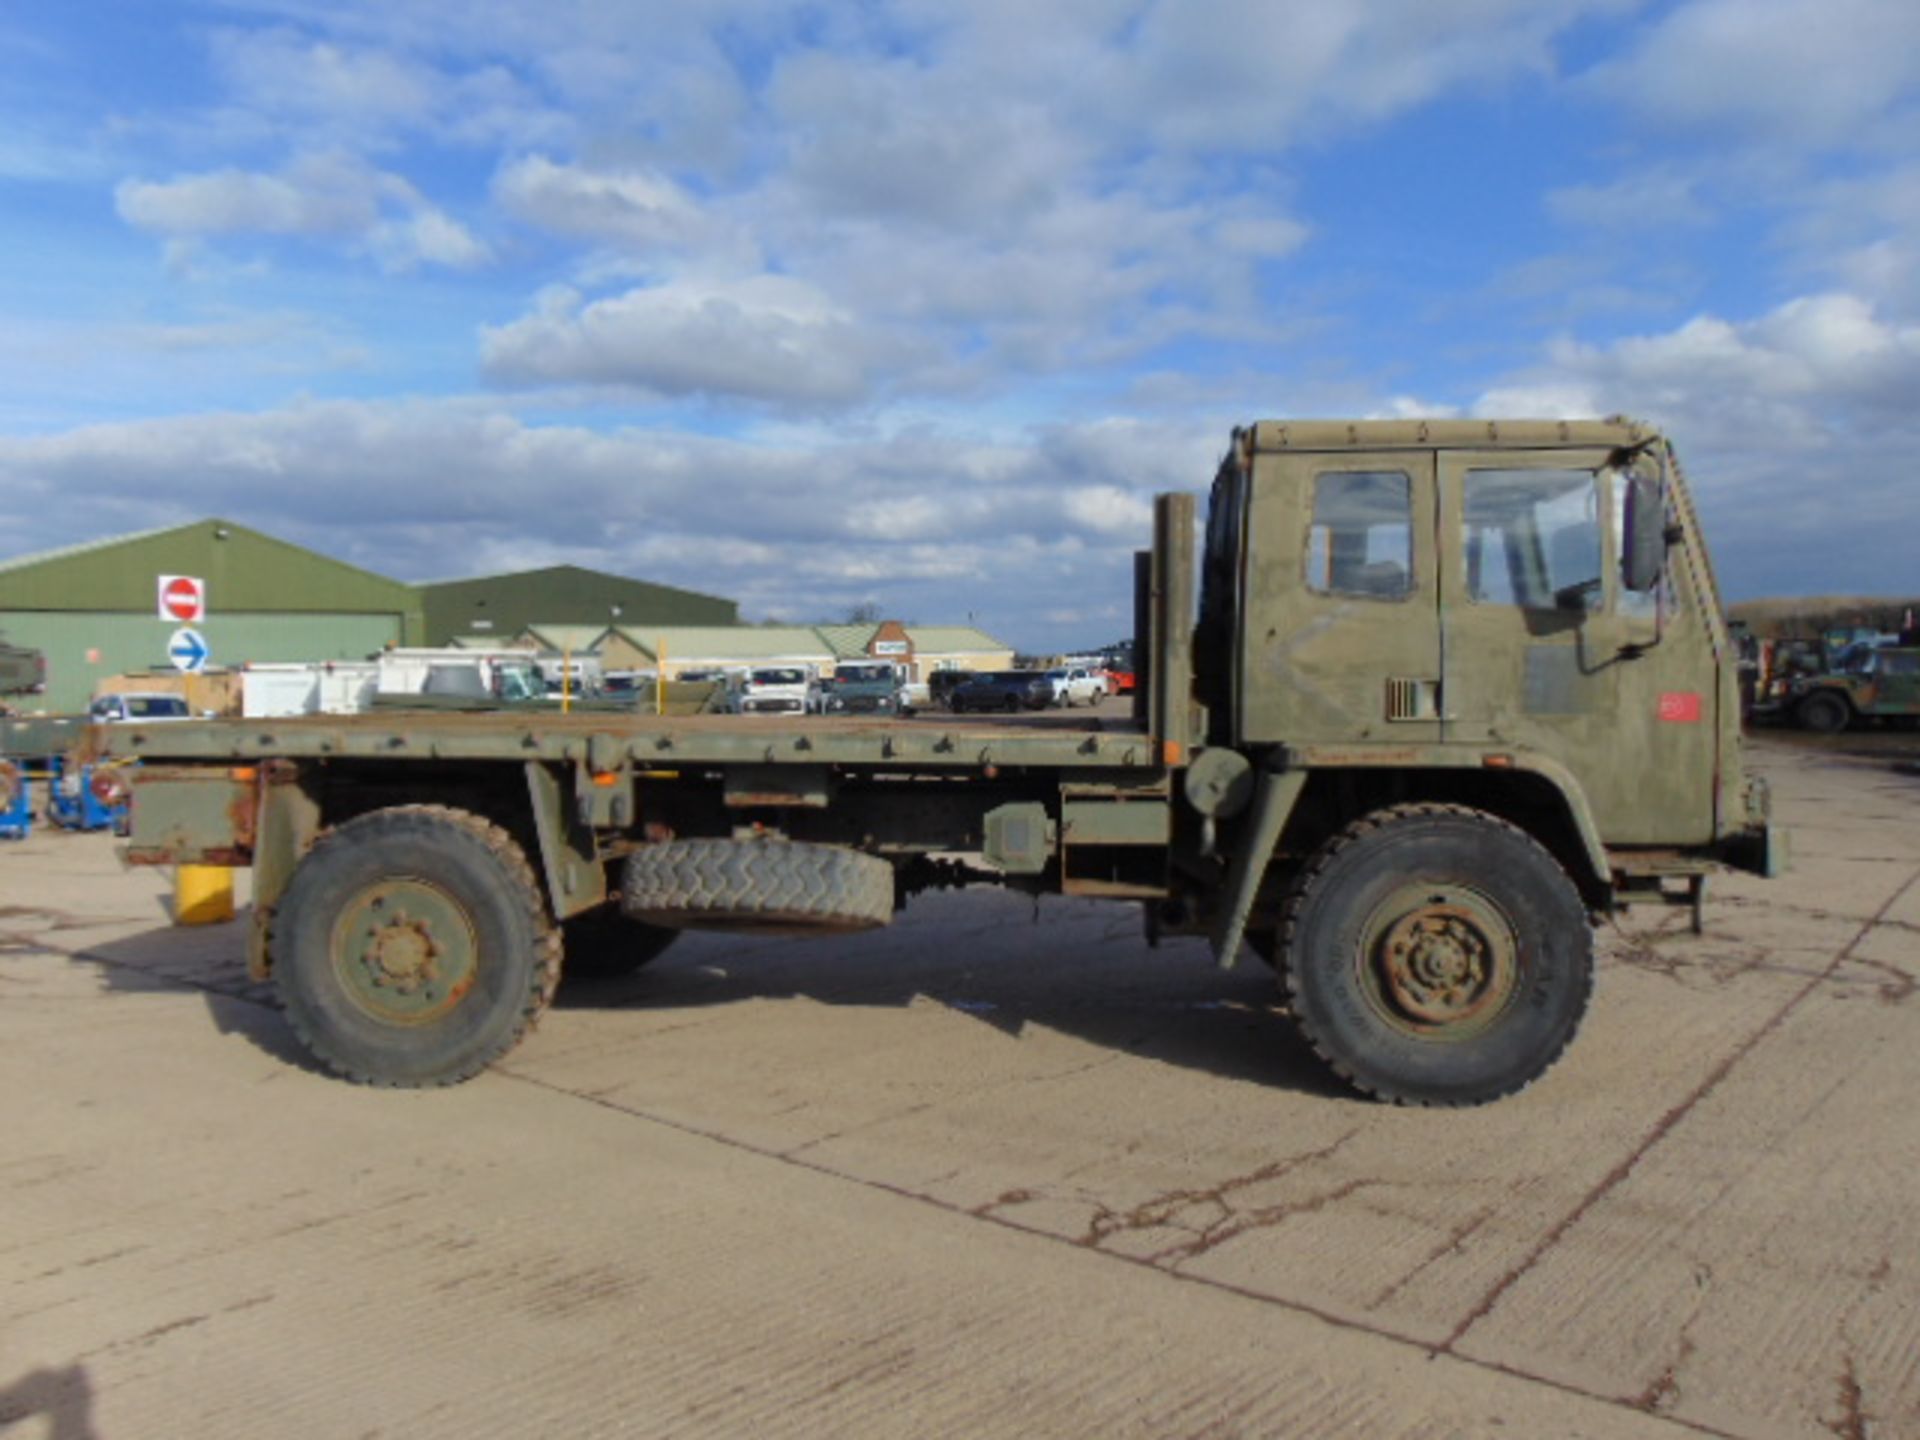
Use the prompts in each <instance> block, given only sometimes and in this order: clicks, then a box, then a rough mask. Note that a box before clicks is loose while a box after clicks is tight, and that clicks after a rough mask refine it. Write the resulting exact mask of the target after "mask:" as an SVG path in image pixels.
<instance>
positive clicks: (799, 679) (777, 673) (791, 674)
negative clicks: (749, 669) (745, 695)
mask: <svg viewBox="0 0 1920 1440" xmlns="http://www.w3.org/2000/svg"><path fill="white" fill-rule="evenodd" d="M753 683H754V684H756V685H804V684H806V683H807V675H806V672H805V671H804V670H756V671H754V672H753Z"/></svg>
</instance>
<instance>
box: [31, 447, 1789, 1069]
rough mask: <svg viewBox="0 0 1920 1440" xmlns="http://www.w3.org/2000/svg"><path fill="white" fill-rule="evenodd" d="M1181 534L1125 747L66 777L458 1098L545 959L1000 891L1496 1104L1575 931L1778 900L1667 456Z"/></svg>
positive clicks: (1376, 496) (1311, 485)
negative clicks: (1655, 911)
mask: <svg viewBox="0 0 1920 1440" xmlns="http://www.w3.org/2000/svg"><path fill="white" fill-rule="evenodd" d="M1194 512H1195V501H1194V497H1193V495H1192V494H1190V493H1179V494H1172V495H1163V496H1161V497H1160V498H1159V499H1158V501H1157V502H1156V504H1155V510H1154V534H1153V544H1152V548H1151V550H1150V551H1147V552H1145V553H1143V554H1142V555H1141V556H1139V557H1138V558H1137V560H1136V564H1135V566H1134V575H1135V582H1136V598H1135V614H1136V626H1135V629H1136V647H1135V656H1134V658H1135V662H1136V664H1137V665H1138V671H1137V673H1138V675H1139V690H1138V692H1137V693H1136V695H1135V698H1134V709H1133V716H1132V720H1131V722H1130V723H1128V722H1125V721H1122V720H1120V719H1119V718H1118V717H1113V716H1089V717H1088V718H1087V720H1086V721H1084V722H1083V723H1080V724H1075V723H1073V722H1072V720H1071V719H1070V718H1069V717H1067V716H1065V715H1060V714H1054V715H1048V716H1044V717H1036V718H1033V719H1030V720H1029V719H1026V718H1023V717H1020V716H1011V717H995V718H988V719H984V720H978V721H975V720H968V719H960V718H953V719H939V720H934V721H931V722H926V721H922V722H916V723H913V724H901V723H896V722H891V721H887V720H884V719H879V718H870V717H865V716H854V717H835V716H827V717H819V718H816V717H811V716H802V715H794V716H792V717H790V718H770V719H768V720H767V721H765V722H764V723H761V724H755V725H752V726H743V725H740V724H738V723H737V722H731V721H727V720H724V719H720V718H716V717H708V716H687V717H684V718H675V717H672V716H666V717H661V716H654V715H651V714H647V713H644V712H642V713H633V712H631V711H629V712H627V713H624V714H620V715H603V714H572V715H558V714H552V713H536V712H510V711H499V712H496V713H493V714H476V715H448V716H437V715H421V714H405V713H400V712H395V713H391V714H379V713H374V714H368V715H364V716H313V717H307V718H297V719H287V720H282V721H275V722H271V723H263V722H260V721H246V722H241V721H232V722H223V721H202V722H188V723H183V724H175V725H166V726H152V727H135V726H101V727H96V728H95V729H93V730H92V731H90V732H87V740H86V746H87V748H88V750H89V752H90V753H91V754H93V755H96V756H104V757H108V758H112V759H126V760H133V759H138V760H140V761H142V762H143V763H142V764H140V765H139V766H137V767H133V768H132V769H131V770H130V771H129V774H130V777H131V779H132V788H133V803H132V810H131V818H130V822H129V823H130V831H129V836H128V845H127V849H126V852H125V853H126V855H127V857H128V859H129V860H131V861H132V862H134V863H146V864H158V865H178V864H201V865H209V864H210V865H234V866H238V865H250V866H251V867H252V870H253V897H254V911H253V925H252V932H251V935H252V938H251V941H250V944H249V964H250V966H251V969H252V972H253V973H254V974H255V975H256V976H258V977H262V978H266V977H271V978H272V980H273V982H274V983H275V985H276V986H277V987H278V990H279V994H280V997H281V999H282V1002H283V1005H284V1011H285V1014H286V1017H287V1020H288V1022H289V1024H290V1025H291V1026H292V1028H293V1030H294V1032H295V1034H296V1035H298V1036H299V1037H300V1039H301V1041H302V1042H303V1043H304V1044H305V1045H306V1046H307V1047H308V1048H309V1049H310V1050H311V1051H312V1052H313V1053H314V1054H315V1055H317V1056H318V1057H319V1058H320V1059H321V1060H322V1061H323V1062H324V1063H325V1064H326V1065H328V1066H329V1067H331V1068H332V1069H334V1070H335V1071H337V1072H338V1073H340V1074H342V1075H344V1076H346V1077H348V1078H350V1079H353V1080H357V1081H361V1082H365V1083H370V1084H377V1085H408V1086H420V1085H439V1084H448V1083H452V1082H455V1081H459V1080H463V1079H465V1078H467V1077H468V1076H471V1075H474V1074H476V1073H478V1072H479V1071H480V1070H482V1069H484V1068H485V1067H486V1066H488V1065H489V1064H491V1063H493V1062H494V1061H496V1060H498V1059H499V1058H500V1057H502V1056H503V1055H505V1054H506V1053H507V1052H508V1051H510V1050H511V1049H512V1048H513V1046H514V1045H516V1044H517V1043H518V1042H519V1040H520V1039H521V1037H522V1036H523V1035H524V1034H525V1033H526V1031H527V1029H528V1028H529V1027H530V1026H531V1025H532V1024H533V1022H534V1020H535V1019H536V1017H538V1016H539V1015H540V1013H541V1012H542V1011H543V1009H544V1008H545V1007H546V1006H547V1004H548V1002H549V1001H550V1000H551V998H552V996H553V993H554V987H555V985H556V984H557V982H558V980H559V978H560V974H561V972H562V969H563V967H579V968H581V969H586V970H598V971H601V972H604V971H606V970H608V969H616V970H617V969H633V968H635V967H638V966H640V965H643V964H645V963H647V962H648V961H650V960H652V959H654V958H655V957H657V956H658V955H659V954H661V952H662V951H664V950H665V949H666V948H667V946H668V945H669V944H670V943H671V942H672V940H673V939H674V937H675V936H676V935H677V934H678V933H679V932H680V931H681V930H685V929H722V930H729V929H730V930H741V931H746V932H750V933H755V934H762V935H765V934H793V933H802V934H828V933H834V932H844V931H854V930H862V929H866V928H869V927H872V926H877V925H884V924H886V923H887V922H888V921H889V920H891V919H892V917H893V915H894V912H895V910H896V908H897V907H898V906H900V905H901V904H904V903H905V902H906V901H907V900H908V899H909V898H910V897H912V896H913V895H915V894H917V893H919V892H920V891H922V890H926V889H933V888H944V887H948V886H953V885H959V884H994V885H1001V886H1006V887H1010V888H1014V889H1017V890H1022V891H1027V892H1031V893H1034V894H1036V895H1037V894H1043V893H1045V894H1061V895H1067V896H1075V897H1082V898H1089V899H1102V900H1108V901H1123V902H1127V903H1130V904H1134V905H1137V906H1138V907H1139V908H1140V911H1141V915H1142V918H1143V922H1144V925H1145V928H1146V932H1147V935H1148V937H1149V939H1150V940H1153V941H1157V940H1158V939H1159V938H1160V937H1163V936H1168V935H1194V936H1204V937H1206V938H1207V939H1208V941H1209V943H1210V944H1211V946H1212V948H1213V950H1214V953H1215V954H1216V956H1217V957H1218V959H1219V961H1220V963H1222V964H1223V965H1230V964H1233V963H1234V962H1235V961H1236V960H1237V959H1238V958H1239V957H1240V955H1241V953H1242V951H1243V949H1244V948H1246V946H1245V945H1244V944H1243V942H1245V941H1250V942H1251V948H1252V950H1253V951H1254V952H1255V953H1256V954H1257V955H1258V956H1259V957H1260V958H1261V959H1263V960H1264V961H1266V962H1267V963H1268V964H1270V965H1271V966H1273V967H1274V969H1275V970H1276V972H1277V974H1278V984H1279V990H1278V993H1277V995H1276V1000H1277V1001H1278V1003H1279V1004H1281V1005H1282V1006H1284V1008H1285V1010H1286V1012H1287V1013H1288V1015H1289V1016H1290V1017H1291V1019H1292V1021H1293V1023H1294V1024H1295V1025H1296V1026H1297V1027H1298V1029H1299V1031H1300V1033H1301V1034H1302V1036H1303V1037H1304V1039H1305V1041H1306V1043H1307V1044H1308V1045H1309V1046H1311V1048H1312V1049H1313V1050H1314V1051H1315V1052H1316V1053H1317V1054H1319V1055H1320V1056H1321V1057H1322V1058H1323V1059H1324V1060H1325V1061H1326V1062H1327V1064H1328V1065H1329V1067H1330V1068H1331V1069H1332V1070H1333V1071H1334V1072H1335V1073H1337V1074H1338V1075H1340V1076H1341V1077H1343V1078H1344V1079H1345V1080H1346V1081H1347V1082H1348V1083H1349V1084H1351V1085H1352V1086H1354V1087H1355V1088H1356V1089H1358V1090H1360V1091H1362V1092H1364V1093H1366V1094H1368V1095H1372V1096H1376V1097H1379V1098H1382V1099H1386V1100H1392V1101H1398V1102H1403V1103H1409V1104H1421V1105H1470V1104H1478V1103H1482V1102H1485V1101H1489V1100H1493V1099H1496V1098H1498V1097H1500V1096H1503V1095H1507V1094H1511V1093H1512V1092H1514V1091H1516V1090H1519V1089H1520V1088H1522V1087H1523V1086H1525V1085H1527V1084H1528V1083H1529V1082H1531V1081H1533V1080H1534V1079H1535V1078H1537V1077H1538V1076H1540V1075H1541V1074H1543V1073H1544V1072H1545V1071H1546V1070H1547V1069H1548V1067H1549V1066H1551V1065H1552V1064H1553V1062H1554V1061H1555V1060H1556V1059H1557V1058H1558V1057H1559V1056H1560V1054H1561V1053H1562V1051H1563V1050H1564V1049H1565V1048H1566V1046H1567V1045H1568V1043H1569V1042H1570V1041H1571V1039H1572V1038H1573V1036H1574V1033H1575V1031H1576V1030H1577V1028H1578V1027H1579V1024H1580V1021H1581V1018H1582V1016H1583V1015H1584V1013H1585V1011H1586V1008H1587V1004H1588V999H1589V996H1590V994H1591V991H1592V988H1593V981H1594V959H1593V934H1592V925H1593V923H1595V922H1597V921H1598V920H1600V919H1601V918H1602V917H1604V916H1606V915H1608V914H1609V913H1611V912H1614V911H1617V910H1619V909H1620V908H1622V907H1623V906H1626V905H1629V904H1642V903H1645V904H1675V905H1683V906H1688V907H1690V908H1691V909H1692V911H1693V914H1694V919H1695V923H1696V926H1697V924H1698V920H1699V913H1700V911H1699V907H1700V903H1701V895H1702V887H1703V886H1704V884H1705V881H1706V878H1707V877H1708V876H1709V875H1710V874H1712V873H1713V872H1714V871H1716V870H1717V869H1720V868H1722V867H1729V866H1730V867H1736V868H1740V869H1746V870H1751V871H1754V872H1757V873H1761V874H1773V873H1777V871H1778V870H1779V869H1780V867H1781V865H1782V863H1783V858H1784V857H1783V849H1782V839H1783V837H1781V836H1780V835H1779V834H1778V832H1776V831H1775V830H1773V829H1772V828H1771V826H1770V823H1769V820H1768V795H1767V790H1766V787H1765V784H1764V783H1763V782H1762V781H1760V780H1758V779H1756V778H1753V777H1750V776H1749V775H1748V774H1747V773H1746V770H1745V768H1744V765H1743V763H1742V752H1741V731H1740V714H1739V698H1738V690H1737V684H1736V680H1737V676H1736V663H1735V657H1734V653H1733V649H1732V646H1731V644H1730V642H1729V638H1728V634H1727V630H1726V625H1725V622H1724V619H1723V614H1724V611H1723V607H1722V605H1721V602H1720V596H1719V594H1718V591H1717V587H1716V585H1715V581H1714V576H1713V567H1712V565H1711V563H1710V562H1709V559H1708V555H1707V547H1706V541H1705V538H1704V537H1703V536H1702V534H1701V533H1700V529H1699V524H1698V520H1697V518H1696V515H1695V511H1694V506H1693V502H1692V500H1691V498H1690V496H1689V493H1688V488H1687V485H1686V482H1685V479H1684V477H1683V476H1682V473H1681V470H1680V466H1679V462H1678V460H1677V458H1676V456H1675V454H1674V451H1673V449H1672V447H1671V446H1670V445H1669V444H1668V443H1667V441H1666V440H1665V439H1664V437H1662V436H1661V435H1660V434H1659V433H1657V432H1656V431H1654V430H1651V429H1649V428H1646V427H1644V426H1641V425H1638V424H1635V423H1632V422H1630V421H1625V420H1610V421H1465V420H1435V421H1398V420H1396V421H1370V420H1360V421H1354V422H1331V421H1315V422H1299V423H1295V422H1275V421H1267V422H1262V423H1259V424H1255V425H1251V426H1248V427H1246V428H1245V429H1240V430H1236V431H1235V432H1234V433H1233V435H1232V437H1231V439H1230V441H1229V443H1228V445H1227V450H1226V455H1225V458H1224V459H1223V461H1222V462H1221V464H1220V467H1219V470H1218V473H1217V474H1216V475H1215V477H1214V479H1213V486H1212V495H1211V500H1210V504H1209V513H1208V515H1207V518H1206V524H1205V529H1204V539H1203V541H1202V545H1201V551H1200V557H1199V562H1198V565H1197V567H1196V564H1195V558H1194ZM1196 569H1197V574H1196ZM1196 581H1197V584H1196ZM1196 590H1197V591H1198V595H1199V607H1198V614H1197V617H1196V614H1195V611H1194V596H1195V593H1196ZM802 679H804V677H802ZM1039 684H1040V685H1041V687H1042V693H1043V694H1044V693H1045V684H1046V682H1045V681H1044V680H1041V681H1039ZM0 736H4V727H0ZM1044 950H1045V941H1044V938H1042V939H1041V940H1040V941H1039V942H1037V944H1036V953H1035V955H1034V957H1033V963H1035V964H1042V963H1044V962H1045V954H1044ZM782 983H783V984H784V983H786V982H785V981H784V980H783V982H782ZM1277 1070H1278V1066H1276V1072H1277Z"/></svg>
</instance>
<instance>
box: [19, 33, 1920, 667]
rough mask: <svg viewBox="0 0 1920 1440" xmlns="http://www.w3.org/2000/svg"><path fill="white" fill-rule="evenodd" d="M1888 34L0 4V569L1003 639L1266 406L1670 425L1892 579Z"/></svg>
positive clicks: (1902, 459) (1909, 495) (1892, 106)
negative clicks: (703, 593)
mask: <svg viewBox="0 0 1920 1440" xmlns="http://www.w3.org/2000/svg"><path fill="white" fill-rule="evenodd" d="M1917 140H1920V6H1914V5H1912V4H1910V3H1900V0H1677V3H1665V4H1637V3H1631V0H1346V3H1342V4H1339V5H1332V4H1307V3H1294V4H1289V3H1281V0H1212V3H1202V0H1180V3H1174V0H1055V3H1050V4H1047V5H1043V6H1036V5H1033V4H1031V3H1030V0H1029V3H1015V0H977V3H971V4H965V5H956V4H938V3H933V0H868V3H863V4H857V5H844V4H843V5H783V4H777V3H761V0H675V3H611V0H603V3H589V0H545V3H543V4H541V5H538V6H529V5H526V4H524V3H521V0H458V3H456V0H411V3H408V0H384V3H378V0H366V3H363V0H257V3H248V0H231V3H214V0H207V3H180V4H165V3H133V0H121V3H108V0H82V3H52V0H22V3H19V4H15V5H12V6H9V7H6V9H5V10H4V11H0V318H3V320H4V323H0V494H4V496H5V498H6V502H7V503H6V505H5V507H4V508H5V512H6V513H7V516H8V519H7V522H6V523H7V531H6V533H5V535H4V537H3V538H0V552H4V553H14V552H21V551H29V550H35V549H39V548H43V547H47V546H52V545H59V544H65V543H70V542H73V541H77V540H83V539H88V538H92V537H95V536H98V535H102V534H107V533H112V532H115V531H118V530H124V529H133V528H138V527H144V526H149V525H160V524H166V523H170V522H172V521H176V520H184V519H189V518H192V517H195V516H198V515H204V514H212V513H218V514H222V515H225V516H228V517H230V518H233V519H236V520H240V521H243V522H245V523H248V524H252V525H255V526H258V527H260V528H262V529H266V530H269V531H272V532H274V533H278V534H282V535H285V536H287V537H288V538H291V539H294V540H297V541H300V542H302V543H305V544H310V545H313V546H315V547H317V548H319V549H322V550H325V551H328V552H330V553H333V554H337V555H339V556H341V557H343V558H345V559H348V560H351V561H353V562H355V563H358V564H362V565H366V566H369V567H371V568H374V569H378V570H382V571H385V572H387V573H390V574H395V575H399V576H402V577H407V578H420V577H443V576H453V575H460V574H470V573H477V572H482V571H486V570H493V569H505V568H517V567H521V566H528V565H537V564H547V563H553V562H556V561H561V560H571V561H575V562H577V563H582V564H587V565H594V566H601V567H605V568H608V569H613V570H618V571H622V572H625V573H630V574H638V575H642V576H645V577H648V578H652V579H657V580H662V581H666V582H669V583H676V584H682V585H688V586H692V587H694V588H697V589H702V590H708V591H717V592H719V593H723V594H729V595H736V596H738V597H740V598H741V600H742V601H743V603H744V606H745V609H746V612H747V613H748V614H749V615H750V616H752V617H754V618H784V619H795V620H805V619H819V618H828V617H832V616H835V615H837V614H839V613H843V612H844V611H846V610H847V609H848V608H849V607H851V606H853V605H856V604H860V603H863V602H874V603H878V604H879V605H880V606H881V608H882V609H883V610H885V611H886V612H888V613H890V614H896V615H900V616H903V617H906V618H909V619H914V620H919V621H921V622H924V623H933V622H942V621H960V620H965V619H967V618H969V617H972V618H973V619H975V620H977V621H978V622H979V623H981V624H984V625H986V626H988V627H989V628H991V629H994V630H996V631H997V632H998V633H1000V634H1002V635H1003V636H1004V637H1005V638H1007V639H1008V640H1011V641H1013V642H1014V643H1016V644H1019V645H1022V646H1030V647H1034V648H1047V649H1051V648H1055V647H1057V646H1067V645H1075V644H1081V643H1091V642H1097V641H1101V640H1104V639H1107V638H1111V637H1112V636H1114V635H1117V634H1119V633H1121V632H1122V631H1124V630H1125V629H1126V628H1127V624H1128V617H1129V615H1130V605H1129V600H1128V596H1127V587H1128V585H1129V583H1130V568H1129V566H1128V563H1127V560H1126V556H1127V554H1128V552H1130V551H1131V550H1132V549H1134V548H1135V547H1136V546H1138V545H1139V544H1141V543H1143V542H1144V538H1145V535H1146V531H1147V520H1146V516H1147V510H1148V504H1149V500H1150V497H1151V496H1152V495H1153V494H1154V493H1155V492H1156V491H1159V490H1164V489H1170V488H1178V487H1199V486H1204V484H1205V483H1206V481H1207V480H1208V478H1209V477H1210V475H1211V471H1212V468H1213V465H1214V463H1215V461H1216V459H1217V457H1218V455H1219V453H1220V451H1221V449H1222V447H1223V445H1224V443H1225V440H1226V436H1227V433H1228V431H1229V429H1230V427H1231V426H1232V425H1234V424H1236V423H1241V422H1245V421H1248V420H1252V419H1255V418H1260V417H1266V416H1312V415H1413V414H1435V415H1478V414H1508V415H1551V416H1559V415H1587V414H1607V413H1613V412H1620V411H1625V412H1628V413H1632V414H1636V415H1640V416H1644V417H1646V418H1649V419H1652V420H1655V421H1658V422H1660V423H1662V424H1664V425H1666V426H1667V427H1668V428H1669V429H1670V430H1671V431H1672V432H1673V433H1674V435H1675V436H1676V438H1677V439H1678V441H1679V442H1680V444H1681V446H1682V449H1683V452H1684V453H1685V454H1686V455H1687V456H1688V458H1689V468H1690V471H1691V473H1692V475H1693V477H1694V479H1695V483H1696V485H1697V486H1698V487H1699V490H1700V492H1701V500H1702V509H1703V511H1704V513H1705V518H1706V522H1707V525H1708V528H1709V532H1710V535H1711V538H1712V540H1713V543H1714V546H1715V551H1716V559H1717V562H1718V565H1719V568H1720V572H1721V577H1722V581H1723V584H1724V586H1725V588H1726V589H1727V590H1728V591H1729V593H1730V594H1731V595H1732V596H1734V597H1736V598H1738V597H1742V596H1753V595H1762V594H1792V593H1826V592H1848V593H1896V592H1911V591H1912V590H1914V589H1915V588H1920V587H1916V579H1915V573H1916V572H1915V569H1914V563H1913V554H1914V548H1915V547H1914V539H1915V537H1916V536H1920V486H1916V484H1915V482H1914V480H1913V479H1912V477H1911V476H1910V475H1909V474H1908V464H1909V463H1910V462H1909V461H1908V458H1907V457H1909V456H1911V455H1914V454H1916V453H1920V418H1916V413H1915V412H1916V409H1920V407H1917V406H1916V403H1915V402H1916V399H1920V280H1916V275H1920V270H1916V267H1915V263H1914V262H1915V260H1916V258H1920V257H1917V256H1916V249H1917V248H1920V145H1917V144H1916V141H1917Z"/></svg>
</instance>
